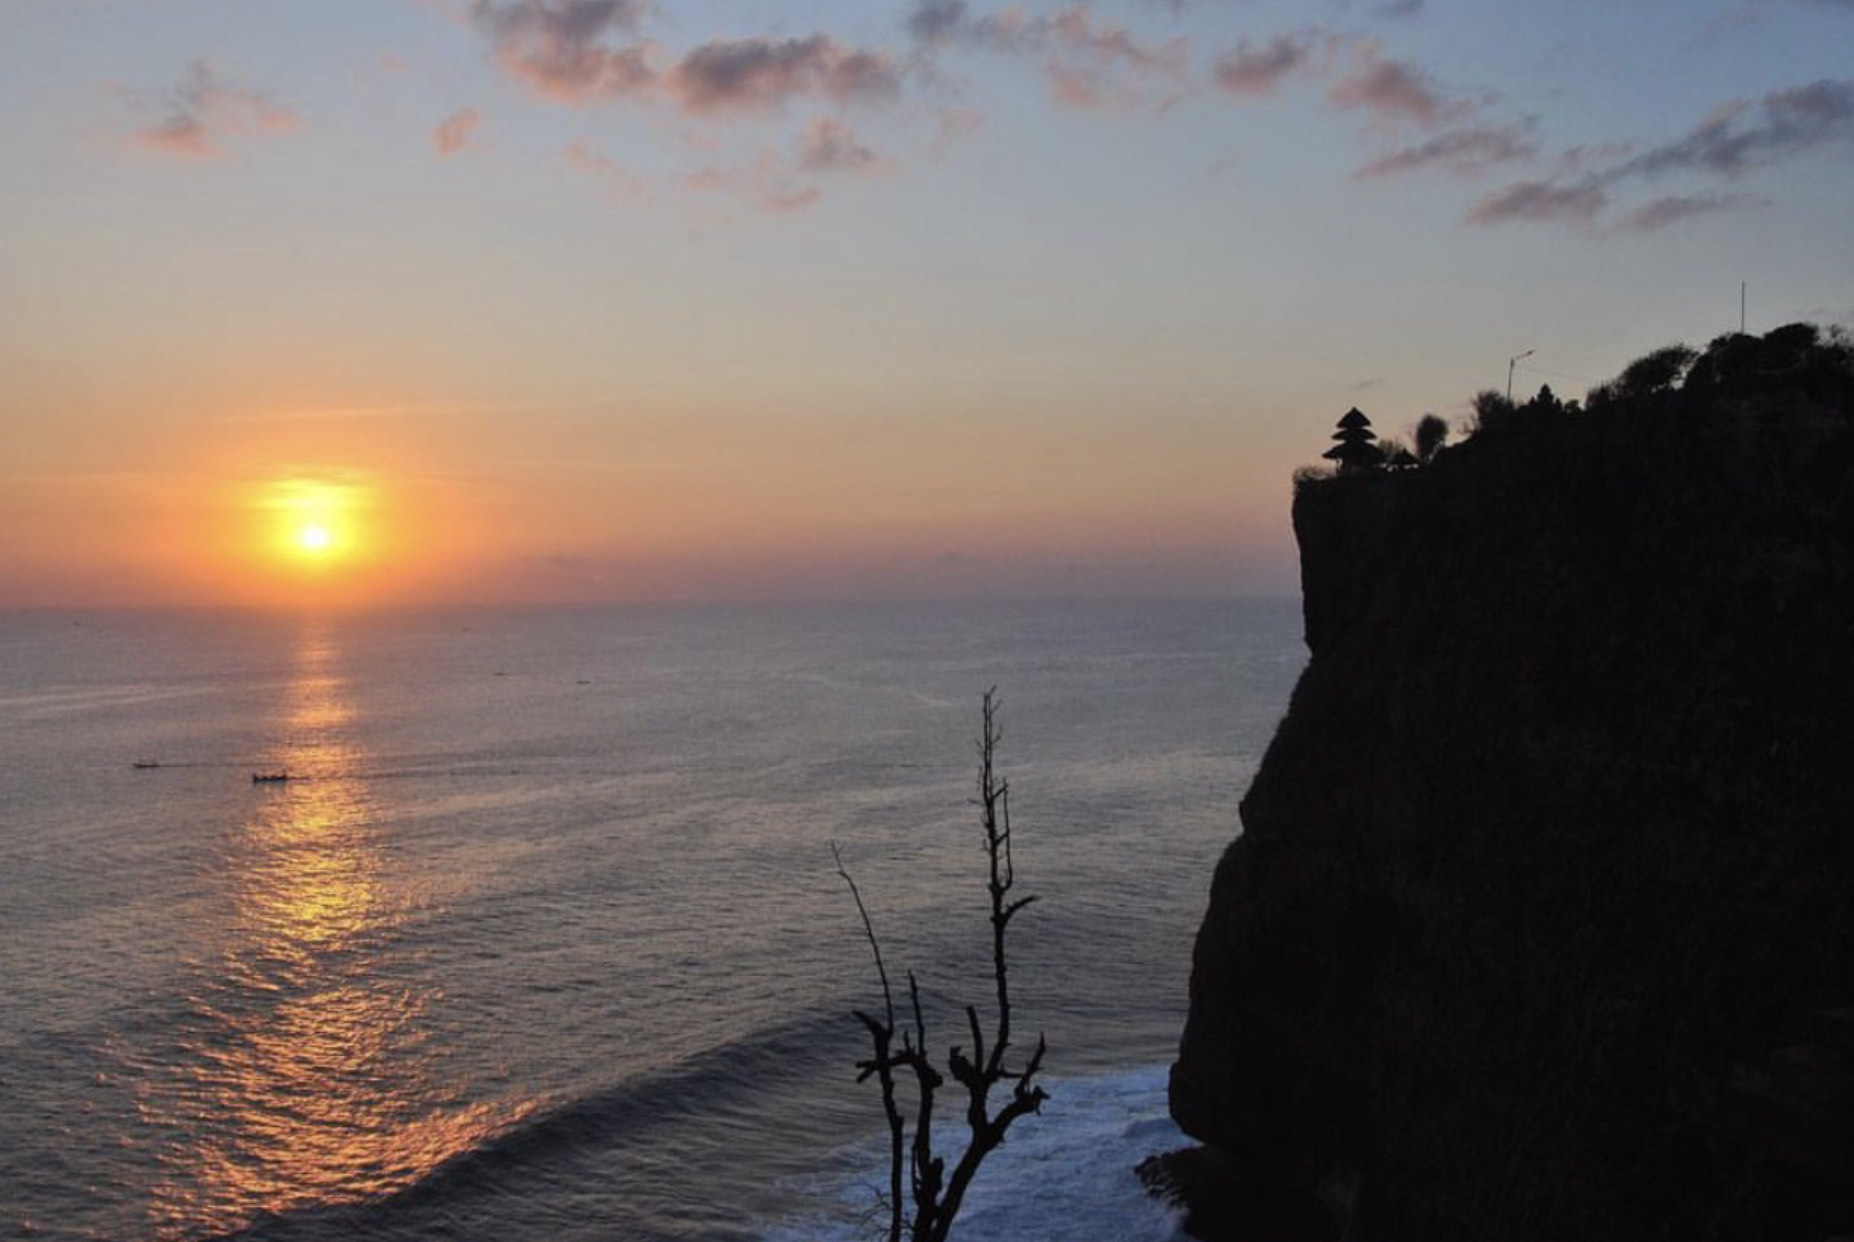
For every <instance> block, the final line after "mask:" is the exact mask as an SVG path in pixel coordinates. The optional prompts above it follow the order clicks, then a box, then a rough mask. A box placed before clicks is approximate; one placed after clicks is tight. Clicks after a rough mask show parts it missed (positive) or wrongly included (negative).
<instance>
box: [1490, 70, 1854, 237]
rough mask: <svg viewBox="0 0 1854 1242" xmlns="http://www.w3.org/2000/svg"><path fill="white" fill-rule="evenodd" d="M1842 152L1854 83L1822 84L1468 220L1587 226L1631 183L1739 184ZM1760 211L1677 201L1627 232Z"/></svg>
mask: <svg viewBox="0 0 1854 1242" xmlns="http://www.w3.org/2000/svg"><path fill="white" fill-rule="evenodd" d="M1837 147H1846V148H1850V149H1854V80H1849V79H1841V80H1833V79H1822V80H1819V81H1816V82H1811V83H1808V84H1806V85H1803V86H1798V87H1793V88H1790V89H1786V90H1780V91H1772V92H1770V93H1768V94H1766V95H1765V96H1764V97H1763V98H1762V99H1759V100H1756V101H1749V100H1742V99H1737V100H1731V101H1728V102H1727V103H1724V104H1722V105H1720V106H1719V107H1716V108H1714V109H1713V110H1712V112H1711V113H1710V114H1708V115H1707V116H1706V117H1705V118H1704V119H1703V120H1701V121H1700V122H1699V123H1698V124H1697V125H1695V126H1694V127H1693V128H1691V129H1690V130H1688V131H1687V132H1686V133H1685V134H1683V135H1682V136H1681V137H1679V138H1677V139H1675V140H1673V141H1672V142H1666V143H1662V144H1661V145H1659V146H1654V147H1649V148H1648V149H1646V150H1640V151H1634V152H1632V153H1631V151H1630V149H1629V148H1628V147H1627V146H1622V145H1614V146H1611V147H1609V148H1607V149H1599V150H1600V151H1606V153H1607V154H1609V155H1610V156H1611V158H1610V159H1609V160H1608V162H1602V161H1601V160H1600V159H1599V158H1591V157H1590V156H1588V155H1585V154H1581V153H1580V154H1579V155H1578V156H1577V158H1573V159H1568V160H1567V161H1566V164H1565V166H1566V168H1567V169H1571V170H1577V169H1582V170H1583V171H1578V172H1567V173H1566V174H1565V175H1563V176H1561V177H1558V178H1555V179H1551V180H1546V181H1521V182H1516V183H1514V184H1513V185H1509V186H1506V187H1504V188H1502V189H1500V190H1497V191H1495V192H1494V193H1493V194H1490V195H1489V196H1487V197H1486V198H1484V199H1482V200H1481V201H1480V202H1479V203H1477V204H1476V205H1475V206H1474V207H1473V208H1472V209H1471V210H1470V211H1469V213H1468V219H1469V220H1470V221H1472V222H1474V223H1477V224H1493V223H1501V222H1504V221H1508V220H1553V221H1566V220H1568V221H1572V222H1576V223H1588V222H1590V221H1591V220H1592V219H1593V218H1594V217H1595V216H1596V214H1597V213H1598V212H1599V211H1601V210H1602V209H1603V208H1604V207H1605V206H1607V205H1608V202H1609V194H1610V191H1611V190H1613V189H1615V188H1616V187H1617V186H1621V185H1626V184H1628V183H1630V182H1633V181H1656V180H1661V179H1663V178H1666V177H1670V176H1681V175H1684V176H1689V177H1702V178H1704V177H1711V178H1717V179H1722V180H1726V181H1740V180H1742V179H1743V178H1745V177H1747V176H1748V175H1750V174H1751V173H1752V172H1755V171H1756V170H1758V169H1760V168H1764V167H1768V166H1770V165H1773V164H1777V163H1780V162H1782V161H1785V160H1789V159H1794V158H1796V157H1798V156H1801V155H1804V154H1807V153H1809V152H1811V151H1814V150H1816V149H1819V148H1837ZM1760 201H1761V200H1758V199H1756V198H1754V197H1752V196H1747V195H1743V194H1719V193H1689V194H1670V195H1665V196H1662V197H1660V198H1657V199H1654V200H1653V201H1651V202H1648V203H1646V204H1644V205H1642V206H1640V207H1638V208H1636V209H1635V210H1634V211H1633V212H1632V213H1631V214H1630V216H1629V218H1628V224H1627V227H1629V228H1630V229H1633V230H1637V231H1640V230H1647V229H1656V228H1664V227H1666V226H1667V225H1670V224H1674V223H1677V222H1679V221H1681V220H1685V219H1689V218H1691V217H1693V216H1697V215H1704V214H1709V213H1711V212H1715V211H1722V210H1727V209H1730V208H1738V207H1746V206H1752V205H1755V204H1756V203H1758V202H1760Z"/></svg>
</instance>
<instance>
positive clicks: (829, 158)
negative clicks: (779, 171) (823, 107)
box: [798, 117, 882, 173]
mask: <svg viewBox="0 0 1854 1242" xmlns="http://www.w3.org/2000/svg"><path fill="white" fill-rule="evenodd" d="M798 166H799V167H800V168H802V169H804V170H805V171H806V172H810V173H867V172H874V171H875V170H877V169H879V168H880V167H881V166H882V157H881V156H879V155H877V154H876V153H875V152H874V151H872V150H870V149H869V148H868V147H867V146H865V145H863V142H862V140H861V139H860V138H858V137H857V136H856V131H855V130H853V129H851V128H850V127H849V126H848V125H845V124H844V123H843V122H842V121H833V120H831V119H830V118H828V117H818V118H817V119H816V120H814V121H812V122H811V124H810V125H808V126H806V127H805V131H804V132H803V133H802V134H800V135H799V138H798Z"/></svg>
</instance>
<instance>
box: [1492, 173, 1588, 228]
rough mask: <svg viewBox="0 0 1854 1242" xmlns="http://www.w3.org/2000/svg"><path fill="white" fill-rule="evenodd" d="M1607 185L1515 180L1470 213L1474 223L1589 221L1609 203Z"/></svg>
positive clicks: (1495, 192) (1578, 222)
mask: <svg viewBox="0 0 1854 1242" xmlns="http://www.w3.org/2000/svg"><path fill="white" fill-rule="evenodd" d="M1608 202H1609V198H1608V196H1607V195H1606V194H1604V193H1603V188H1602V187H1601V186H1598V185H1592V184H1590V183H1587V182H1586V183H1583V184H1576V185H1560V184H1558V183H1556V182H1551V181H1515V182H1514V183H1513V184H1511V185H1508V186H1504V187H1502V188H1501V189H1498V190H1495V191H1494V192H1493V193H1492V194H1489V195H1487V196H1486V197H1485V198H1483V199H1481V201H1480V202H1478V203H1476V204H1475V205H1474V206H1473V208H1472V209H1470V210H1469V212H1468V222H1469V223H1471V224H1502V223H1505V222H1506V221H1509V220H1543V221H1556V222H1569V223H1574V224H1584V223H1588V222H1589V221H1590V220H1592V219H1594V218H1595V217H1596V215H1597V213H1598V212H1600V211H1602V210H1603V208H1604V207H1605V206H1606V205H1608Z"/></svg>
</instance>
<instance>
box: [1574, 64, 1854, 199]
mask: <svg viewBox="0 0 1854 1242" xmlns="http://www.w3.org/2000/svg"><path fill="white" fill-rule="evenodd" d="M1851 141H1854V79H1846V78H1844V79H1841V80H1838V81H1837V80H1833V79H1828V78H1823V79H1821V80H1819V81H1815V82H1811V83H1809V84H1808V85H1806V86H1799V87H1794V88H1792V89H1789V90H1782V91H1772V92H1771V93H1769V94H1767V95H1765V96H1764V98H1763V99H1761V100H1759V101H1758V102H1757V103H1755V104H1753V103H1749V102H1746V101H1744V100H1733V101H1731V102H1729V103H1726V104H1723V105H1721V106H1720V107H1718V108H1715V109H1714V110H1713V112H1712V115H1710V116H1708V117H1707V118H1706V119H1705V120H1703V121H1701V122H1700V123H1699V124H1698V125H1696V126H1694V127H1693V129H1691V130H1690V131H1688V133H1687V134H1686V135H1685V136H1684V137H1683V138H1681V139H1679V140H1678V141H1676V142H1671V143H1667V144H1666V145H1664V146H1660V147H1655V148H1653V149H1652V150H1649V151H1646V152H1643V153H1642V154H1641V155H1638V156H1636V157H1635V158H1634V159H1632V160H1630V161H1628V162H1627V163H1625V164H1623V165H1622V166H1621V167H1619V168H1617V169H1615V170H1613V171H1612V172H1611V173H1610V174H1609V176H1610V178H1611V179H1614V178H1618V177H1625V176H1636V175H1641V176H1651V177H1652V176H1660V175H1662V174H1665V173H1670V172H1686V171H1698V172H1706V173H1713V174H1717V175H1720V176H1725V177H1732V178H1736V177H1741V176H1743V175H1744V174H1746V173H1747V172H1749V171H1751V170H1752V169H1754V168H1759V167H1762V166H1764V165H1767V164H1772V163H1775V162H1777V161H1779V160H1782V159H1786V158H1788V157H1790V156H1793V155H1797V154H1800V153H1801V152H1804V151H1807V150H1809V149H1810V148H1812V147H1818V146H1824V145H1828V144H1832V143H1845V142H1851Z"/></svg>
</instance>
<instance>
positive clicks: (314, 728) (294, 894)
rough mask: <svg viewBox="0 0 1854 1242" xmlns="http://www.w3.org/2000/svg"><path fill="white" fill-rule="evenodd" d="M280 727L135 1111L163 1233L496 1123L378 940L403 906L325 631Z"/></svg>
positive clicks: (348, 1179)
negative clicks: (273, 771)
mask: <svg viewBox="0 0 1854 1242" xmlns="http://www.w3.org/2000/svg"><path fill="white" fill-rule="evenodd" d="M280 720H281V724H282V730H281V734H282V742H281V744H280V745H279V746H278V748H277V749H276V752H275V754H274V755H273V756H272V758H273V759H274V760H275V762H276V766H277V767H279V768H283V769H286V770H287V771H289V773H290V774H291V776H292V779H291V780H290V781H288V782H287V783H282V784H279V785H277V786H274V787H256V786H254V787H253V788H252V790H251V791H250V796H251V798H252V799H253V805H252V809H251V813H250V815H249V817H248V818H247V820H246V823H245V826H244V829H243V832H242V833H241V834H240V838H239V840H238V841H237V842H236V844H235V846H234V847H233V848H232V850H231V851H230V857H229V858H228V865H229V873H228V876H227V882H228V887H229V889H230V896H231V907H230V908H231V916H230V921H229V926H228V927H227V929H226V934H225V937H224V940H223V945H222V949H221V951H220V952H219V953H218V954H217V956H216V958H215V959H214V960H212V961H211V962H210V963H209V964H208V966H207V969H206V972H205V973H206V974H207V976H208V977H207V978H206V979H205V980H204V981H203V982H202V983H201V985H200V986H199V988H198V990H197V992H196V994H195V995H194V996H193V997H192V998H190V999H191V1005H192V1009H193V1018H192V1021H191V1022H190V1023H189V1036H188V1038H187V1039H186V1040H185V1042H184V1043H183V1046H182V1047H181V1048H180V1049H179V1050H178V1055H177V1056H176V1057H175V1058H174V1060H173V1064H172V1065H171V1066H170V1067H169V1073H168V1074H167V1075H166V1076H165V1077H166V1081H164V1082H162V1083H161V1084H160V1085H159V1086H157V1087H155V1088H154V1089H153V1090H152V1091H151V1093H150V1095H149V1097H148V1098H147V1099H146V1100H145V1102H144V1117H145V1119H146V1120H148V1121H149V1122H150V1123H151V1124H152V1125H154V1126H156V1127H158V1128H159V1129H160V1130H161V1131H162V1132H164V1133H165V1134H166V1135H168V1136H169V1140H168V1141H169V1152H168V1156H167V1158H166V1160H165V1162H164V1163H165V1173H164V1176H163V1177H162V1179H161V1182H160V1184H159V1185H157V1186H156V1188H155V1191H154V1196H153V1202H152V1204H151V1212H152V1216H153V1225H154V1231H155V1233H156V1235H157V1236H159V1237H163V1238H179V1237H188V1236H195V1235H197V1234H199V1233H202V1232H215V1233H216V1232H221V1231H224V1230H227V1229H231V1228H235V1227H236V1226H238V1225H240V1224H242V1223H244V1222H246V1221H249V1220H250V1219H252V1218H253V1217H255V1216H257V1215H259V1214H261V1213H265V1212H282V1211H287V1210H289V1209H292V1208H298V1207H305V1206H309V1205H316V1204H327V1203H338V1202H348V1201H353V1200H357V1199H363V1198H367V1197H370V1196H374V1195H379V1194H382V1193H385V1192H388V1191H391V1190H393V1189H396V1188H398V1187H400V1186H403V1185H405V1184H407V1183H409V1182H411V1181H413V1180H416V1178H417V1177H418V1176H420V1175H421V1174H423V1173H425V1172H426V1171H428V1170H430V1169H432V1168H434V1167H436V1166H437V1165H438V1164H440V1163H442V1162H443V1161H444V1160H445V1159H447V1158H448V1157H450V1156H452V1155H454V1154H456V1153H457V1152H459V1151H462V1150H464V1149H467V1148H469V1147H471V1146H473V1145H475V1144H476V1143H478V1142H480V1141H481V1140H482V1139H483V1138H484V1137H485V1136H486V1135H487V1134H489V1133H490V1132H491V1131H493V1130H495V1129H498V1128H500V1126H501V1125H503V1124H505V1123H506V1122H508V1121H509V1120H510V1119H511V1117H510V1113H509V1110H508V1109H507V1108H506V1107H505V1106H497V1105H494V1104H491V1103H488V1102H484V1101H471V1100H469V1099H468V1098H467V1094H466V1092H465V1091H464V1089H463V1088H462V1087H460V1086H459V1085H457V1084H454V1083H451V1082H448V1081H447V1080H446V1079H445V1077H444V1075H443V1072H442V1070H441V1068H440V1065H439V1061H440V1059H441V1058H440V1056H439V1052H438V1050H437V1048H436V1047H435V1043H436V1041H434V1039H433V1035H432V1032H431V1030H430V1027H429V1023H428V1021H427V1014H428V1010H429V1008H430V1006H431V1005H432V1004H433V1002H434V1001H435V1000H437V999H438V996H437V993H436V991H435V989H434V988H432V987H431V985H430V984H429V983H425V982H421V981H420V980H419V976H418V975H417V974H416V972H414V971H412V970H409V969H406V968H405V966H406V962H405V952H404V950H403V949H402V948H400V947H399V946H398V945H397V944H396V933H397V932H398V931H399V930H400V926H401V924H402V923H403V921H404V920H405V918H406V917H407V915H408V913H409V911H410V909H411V908H412V903H413V900H414V898H413V895H412V894H409V893H408V892H406V891H403V887H402V886H399V885H396V882H395V878H394V874H393V870H392V867H391V865H390V858H389V856H388V854H387V851H386V849H385V848H384V843H383V842H382V841H381V840H380V839H379V835H378V832H377V829H376V827H375V823H374V816H373V814H372V805H371V801H370V798H371V794H370V790H369V782H368V778H367V776H366V767H367V755H366V754H365V753H364V751H363V750H362V749H361V748H360V747H359V746H358V745H357V744H356V743H355V741H354V740H353V737H352V730H351V728H350V726H351V725H352V723H353V712H352V710H351V707H350V705H349V703H348V701H347V697H346V690H345V686H344V684H343V680H342V678H341V676H340V662H339V653H338V650H337V648H336V646H335V644H334V641H333V638H332V636H331V635H330V633H329V632H328V631H327V630H323V629H311V630H309V631H308V632H306V633H305V635H304V636H303V639H302V641H301V643H300V645H299V647H298V649H297V654H296V666H295V676H294V677H293V679H292V680H291V681H290V683H289V685H288V687H287V691H286V695H285V702H284V704H283V705H282V708H281V711H280ZM241 792H242V791H241Z"/></svg>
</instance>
